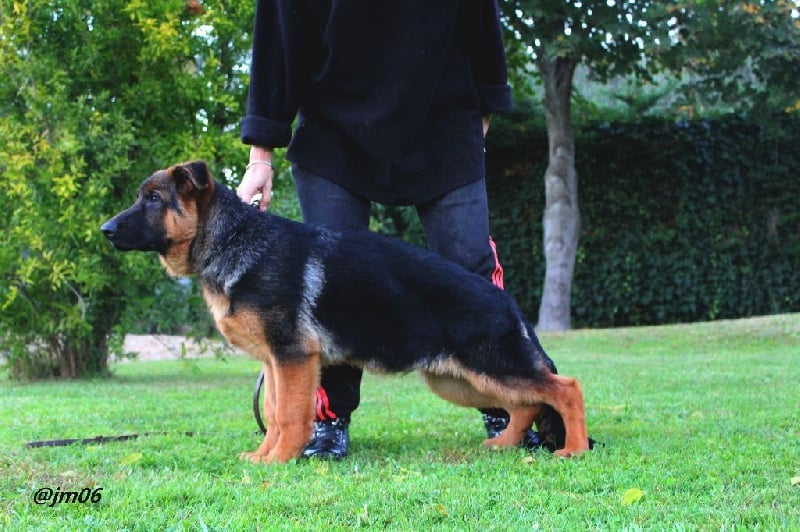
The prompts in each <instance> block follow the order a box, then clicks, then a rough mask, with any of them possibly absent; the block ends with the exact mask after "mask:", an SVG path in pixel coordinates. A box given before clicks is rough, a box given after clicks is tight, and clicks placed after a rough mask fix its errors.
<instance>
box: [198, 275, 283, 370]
mask: <svg viewBox="0 0 800 532" xmlns="http://www.w3.org/2000/svg"><path fill="white" fill-rule="evenodd" d="M203 298H204V299H205V301H206V305H208V310H209V311H210V312H211V316H212V317H213V318H214V323H215V324H216V326H217V329H218V330H219V332H220V333H222V335H223V336H224V337H225V339H226V340H228V342H230V343H231V344H232V345H234V346H236V347H238V348H239V349H241V350H242V351H244V352H245V353H247V354H249V355H250V356H252V357H254V358H256V359H258V360H263V361H267V360H268V359H269V358H270V357H271V356H272V350H271V349H270V346H269V343H268V342H267V338H266V336H265V334H264V327H263V323H262V320H261V317H260V316H259V314H258V312H256V311H251V310H247V309H240V310H238V311H237V312H235V313H231V301H230V299H229V298H228V296H226V295H225V294H223V293H219V292H215V291H213V290H211V289H209V288H208V287H206V286H203Z"/></svg>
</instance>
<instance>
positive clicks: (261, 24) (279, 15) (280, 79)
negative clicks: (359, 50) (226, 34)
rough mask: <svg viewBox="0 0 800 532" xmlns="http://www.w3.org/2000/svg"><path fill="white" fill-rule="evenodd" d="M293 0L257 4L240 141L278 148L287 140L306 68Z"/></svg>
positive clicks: (274, 0) (300, 29)
mask: <svg viewBox="0 0 800 532" xmlns="http://www.w3.org/2000/svg"><path fill="white" fill-rule="evenodd" d="M293 4H294V2H291V1H285V0H284V1H280V0H258V3H257V4H256V15H255V21H254V24H253V48H252V55H251V59H250V88H249V90H248V95H247V115H246V116H245V117H244V118H243V119H242V122H241V139H242V142H244V143H245V144H255V145H258V146H263V147H266V148H278V147H283V146H286V145H288V144H289V140H290V139H291V134H292V131H291V124H292V121H293V120H294V117H295V115H296V114H297V109H298V98H299V95H300V93H301V90H302V83H303V81H304V79H305V78H304V73H305V72H306V71H307V70H306V64H307V60H306V59H305V57H304V54H303V50H304V47H303V45H302V38H303V36H302V35H301V32H302V25H301V24H300V22H301V20H300V17H299V15H298V11H299V10H298V9H296V6H294V5H293ZM298 44H299V46H298Z"/></svg>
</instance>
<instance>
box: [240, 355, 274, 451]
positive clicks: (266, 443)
mask: <svg viewBox="0 0 800 532" xmlns="http://www.w3.org/2000/svg"><path fill="white" fill-rule="evenodd" d="M263 365H264V419H266V420H267V433H266V434H265V435H264V440H263V441H262V442H261V445H259V446H258V449H256V450H255V451H253V452H243V453H241V454H240V455H239V459H240V460H250V461H251V462H253V463H256V464H257V463H259V462H262V461H265V460H266V458H267V456H268V455H269V452H270V451H271V450H272V449H273V448H274V447H275V444H276V443H277V442H278V435H279V434H280V428H279V427H278V423H277V421H276V419H275V372H274V371H273V370H272V361H271V360H270V361H265V362H264V364H263Z"/></svg>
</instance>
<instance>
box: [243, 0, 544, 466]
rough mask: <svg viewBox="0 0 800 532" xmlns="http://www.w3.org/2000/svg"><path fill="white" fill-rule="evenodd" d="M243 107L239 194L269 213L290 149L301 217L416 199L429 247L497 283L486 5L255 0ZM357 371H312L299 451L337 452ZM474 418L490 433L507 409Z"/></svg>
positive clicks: (506, 95) (491, 42)
mask: <svg viewBox="0 0 800 532" xmlns="http://www.w3.org/2000/svg"><path fill="white" fill-rule="evenodd" d="M247 105H248V110H247V115H246V116H245V117H244V118H243V120H242V124H241V138H242V141H243V142H244V143H245V144H248V145H250V146H251V148H250V160H249V164H248V165H247V169H246V171H245V175H244V177H243V179H242V182H241V184H240V185H239V187H238V189H237V194H238V195H239V197H240V198H241V199H242V200H243V201H245V202H248V203H249V202H250V201H251V199H252V198H253V196H254V195H256V194H257V193H260V194H261V202H260V205H259V207H260V208H261V209H266V208H267V206H268V205H269V201H270V196H271V190H272V180H273V177H274V173H273V168H272V151H273V149H274V148H279V147H285V146H287V145H288V150H287V152H286V158H287V159H288V160H289V161H291V163H292V175H293V177H294V181H295V187H296V190H297V195H298V199H299V202H300V207H301V210H302V213H303V218H304V220H305V221H306V222H309V223H314V224H319V225H325V226H328V227H331V228H333V229H337V230H346V229H367V228H368V226H369V213H370V205H371V203H372V202H379V203H384V204H389V205H414V206H415V207H416V210H417V213H418V215H419V217H420V220H421V222H422V225H423V227H424V229H425V233H426V235H427V239H428V244H429V246H430V247H431V249H433V250H434V251H436V252H438V253H439V254H441V255H443V256H444V257H446V258H448V259H450V260H452V261H454V262H456V263H458V264H460V265H462V266H463V267H465V268H466V269H468V270H470V271H472V272H474V273H477V274H479V275H482V276H484V277H486V278H487V279H489V280H490V281H492V282H494V283H495V284H496V285H498V286H499V287H500V288H502V268H501V267H500V263H499V261H498V260H497V255H496V251H495V248H494V243H493V242H492V241H491V238H490V236H489V210H488V204H487V199H486V184H485V167H484V136H485V134H486V131H487V129H488V126H489V120H490V117H491V115H492V114H493V113H501V112H507V111H509V110H510V109H511V89H510V87H509V85H508V79H507V69H506V58H505V52H504V50H503V40H502V35H501V27H500V16H499V7H498V4H497V1H496V0H436V1H431V0H404V1H402V2H389V1H387V0H348V1H346V2H343V1H342V2H331V1H319V0H259V1H258V3H257V6H256V16H255V24H254V30H253V48H252V63H251V69H250V88H249V94H248V100H247ZM295 119H296V124H295V128H294V133H292V129H291V124H292V123H293V121H294V120H295ZM361 375H362V372H361V370H360V369H358V368H354V367H352V366H336V367H328V368H326V369H324V370H323V374H322V380H321V386H320V388H319V390H318V391H317V412H316V420H315V424H314V431H313V436H312V438H311V440H310V442H309V444H308V445H307V446H306V448H305V449H304V450H303V456H305V457H312V456H315V457H321V458H333V459H338V458H344V457H345V456H347V452H348V446H349V441H350V440H349V432H348V426H349V423H350V417H351V414H352V412H353V411H354V410H355V409H356V408H357V407H358V404H359V400H360V391H359V389H360V383H361ZM483 420H484V424H485V427H486V430H487V434H488V436H489V437H492V436H495V435H497V434H499V433H500V432H501V431H502V430H503V429H505V427H506V424H507V423H508V414H507V413H506V412H505V411H503V410H498V409H492V410H487V411H484V412H483ZM533 436H534V437H535V434H533Z"/></svg>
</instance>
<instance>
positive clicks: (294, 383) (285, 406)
mask: <svg viewBox="0 0 800 532" xmlns="http://www.w3.org/2000/svg"><path fill="white" fill-rule="evenodd" d="M273 371H274V373H275V424H276V426H277V427H278V430H279V433H278V439H277V441H276V442H275V446H274V447H273V448H272V449H271V450H270V451H269V454H268V455H267V456H266V458H265V459H264V460H263V461H265V462H268V463H271V462H281V463H282V462H288V461H289V460H291V459H292V458H296V457H298V456H300V453H301V452H302V450H303V447H304V446H305V445H306V444H307V443H308V440H309V439H310V438H311V432H312V430H313V423H314V401H315V397H316V395H315V394H316V389H317V387H318V386H319V374H320V361H319V356H318V355H312V356H309V357H308V358H307V359H306V360H303V361H300V362H294V361H292V362H282V363H276V364H275V366H274V367H273Z"/></svg>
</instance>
